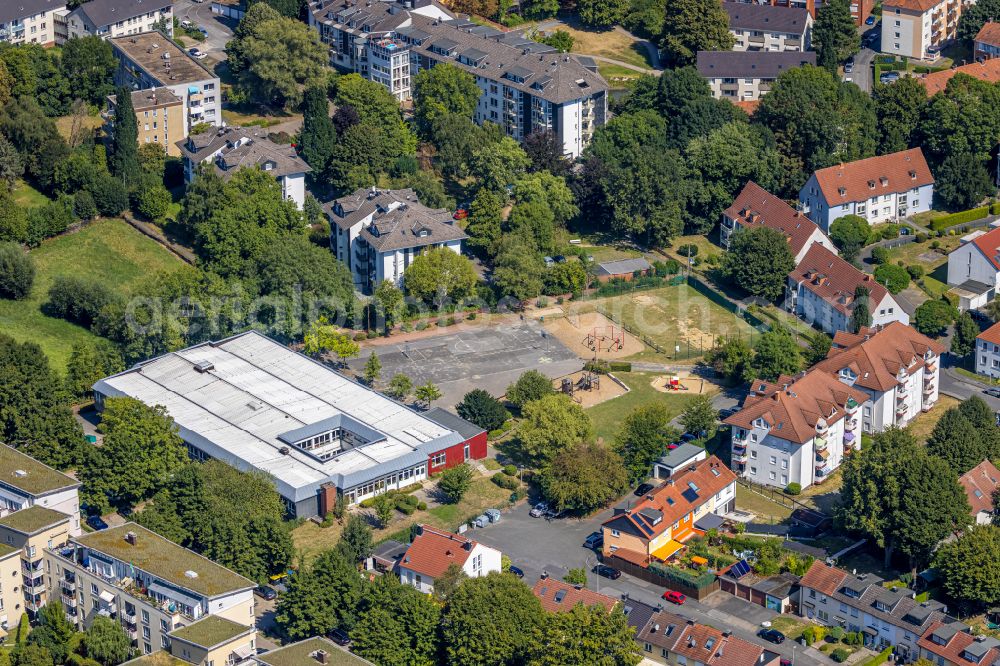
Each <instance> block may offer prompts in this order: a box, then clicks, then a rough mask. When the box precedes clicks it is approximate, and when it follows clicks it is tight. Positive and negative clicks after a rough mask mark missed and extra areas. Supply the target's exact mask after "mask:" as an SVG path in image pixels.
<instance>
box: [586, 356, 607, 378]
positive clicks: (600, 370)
mask: <svg viewBox="0 0 1000 666" xmlns="http://www.w3.org/2000/svg"><path fill="white" fill-rule="evenodd" d="M583 369H584V370H586V371H587V372H594V373H597V374H598V375H606V374H608V372H609V371H610V370H611V364H609V363H608V362H607V361H602V360H596V361H595V360H591V361H587V362H586V363H584V364H583Z"/></svg>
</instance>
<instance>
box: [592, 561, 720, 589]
mask: <svg viewBox="0 0 1000 666" xmlns="http://www.w3.org/2000/svg"><path fill="white" fill-rule="evenodd" d="M604 563H605V564H607V565H608V566H609V567H613V568H615V569H618V570H619V571H621V572H623V573H627V574H628V575H630V576H635V577H636V578H638V579H640V580H644V581H646V582H647V583H652V584H653V585H658V586H659V587H663V588H666V589H668V590H674V591H675V592H680V593H681V594H684V595H686V596H689V597H691V598H692V599H697V600H698V601H701V600H702V599H704V598H705V597H707V596H709V595H710V594H712V593H713V592H717V591H718V590H719V579H718V578H715V579H714V580H713V581H712V582H711V583H709V584H708V585H705V586H703V587H696V586H694V585H687V584H685V583H683V582H681V581H679V580H675V579H673V578H668V577H666V576H661V575H660V574H658V573H656V572H655V571H653V570H651V569H647V568H646V567H643V566H639V565H638V564H634V563H632V562H629V561H628V560H623V559H621V558H620V557H618V556H617V555H614V554H612V555H607V556H606V557H605V558H604Z"/></svg>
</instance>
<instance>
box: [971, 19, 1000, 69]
mask: <svg viewBox="0 0 1000 666" xmlns="http://www.w3.org/2000/svg"><path fill="white" fill-rule="evenodd" d="M972 45H973V48H972V55H973V57H974V58H975V59H976V60H977V61H979V62H982V61H984V60H992V59H993V58H996V57H997V56H1000V23H994V22H993V21H987V22H986V23H984V24H983V27H982V28H980V29H979V32H978V33H976V38H975V39H974V40H973V41H972Z"/></svg>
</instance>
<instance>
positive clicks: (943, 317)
mask: <svg viewBox="0 0 1000 666" xmlns="http://www.w3.org/2000/svg"><path fill="white" fill-rule="evenodd" d="M957 318H958V309H957V308H955V306H953V305H951V304H950V303H947V302H945V301H935V300H929V301H924V302H923V303H921V304H920V305H919V306H918V307H917V311H916V312H915V313H914V315H913V327H914V328H915V329H917V330H918V331H920V332H921V333H923V334H924V335H929V336H931V337H934V338H937V337H940V336H941V335H943V334H944V332H945V330H946V329H947V328H948V327H949V326H950V325H951V323H952V322H953V321H955V320H956V319H957Z"/></svg>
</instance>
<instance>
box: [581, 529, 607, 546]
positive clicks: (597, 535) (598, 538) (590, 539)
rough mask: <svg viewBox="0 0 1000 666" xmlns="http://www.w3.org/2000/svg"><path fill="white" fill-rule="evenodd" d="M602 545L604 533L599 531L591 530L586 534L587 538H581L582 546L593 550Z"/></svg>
mask: <svg viewBox="0 0 1000 666" xmlns="http://www.w3.org/2000/svg"><path fill="white" fill-rule="evenodd" d="M603 545H604V534H603V533H601V532H591V533H590V534H588V535H587V538H586V539H584V540H583V547H584V548H590V549H591V550H595V549H597V548H600V547H601V546H603Z"/></svg>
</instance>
